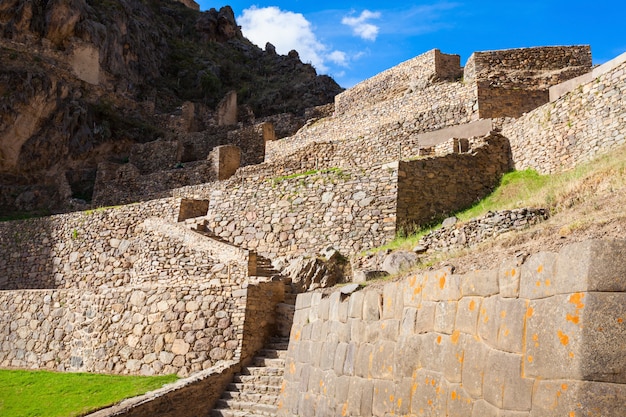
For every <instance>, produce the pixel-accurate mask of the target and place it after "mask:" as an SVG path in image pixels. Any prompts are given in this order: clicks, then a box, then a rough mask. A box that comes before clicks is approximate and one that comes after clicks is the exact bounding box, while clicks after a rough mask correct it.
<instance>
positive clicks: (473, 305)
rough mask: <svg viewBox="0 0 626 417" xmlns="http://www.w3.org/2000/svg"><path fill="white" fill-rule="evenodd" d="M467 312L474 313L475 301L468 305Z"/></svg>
mask: <svg viewBox="0 0 626 417" xmlns="http://www.w3.org/2000/svg"><path fill="white" fill-rule="evenodd" d="M468 308H469V311H474V310H475V309H476V301H474V300H472V301H470V303H469V307H468Z"/></svg>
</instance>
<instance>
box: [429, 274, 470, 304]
mask: <svg viewBox="0 0 626 417" xmlns="http://www.w3.org/2000/svg"><path fill="white" fill-rule="evenodd" d="M422 298H423V299H424V300H428V301H458V300H459V299H460V298H461V276H460V275H454V274H452V269H451V268H449V267H448V268H443V269H440V270H438V271H433V272H429V273H427V274H424V290H423V293H422Z"/></svg>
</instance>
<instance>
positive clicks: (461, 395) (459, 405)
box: [448, 384, 474, 417]
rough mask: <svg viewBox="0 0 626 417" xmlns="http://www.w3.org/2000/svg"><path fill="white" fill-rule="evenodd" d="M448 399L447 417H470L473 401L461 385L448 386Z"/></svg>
mask: <svg viewBox="0 0 626 417" xmlns="http://www.w3.org/2000/svg"><path fill="white" fill-rule="evenodd" d="M449 392H450V398H449V399H448V417H470V416H471V415H472V408H473V407H474V400H473V399H472V397H471V396H470V395H469V394H468V393H467V391H465V389H464V388H463V385H462V384H450V387H449Z"/></svg>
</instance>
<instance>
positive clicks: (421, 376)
mask: <svg viewBox="0 0 626 417" xmlns="http://www.w3.org/2000/svg"><path fill="white" fill-rule="evenodd" d="M416 385H417V386H416V389H415V392H414V394H413V398H412V400H411V413H412V414H415V415H419V416H432V417H436V416H445V415H446V410H447V409H448V398H449V394H448V390H449V387H448V383H447V382H446V380H445V378H444V377H443V376H442V375H441V374H439V373H437V372H432V371H429V370H426V369H420V370H419V371H417V377H416Z"/></svg>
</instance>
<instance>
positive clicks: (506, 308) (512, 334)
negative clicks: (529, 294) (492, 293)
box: [497, 298, 527, 353]
mask: <svg viewBox="0 0 626 417" xmlns="http://www.w3.org/2000/svg"><path fill="white" fill-rule="evenodd" d="M526 303H527V302H526V301H524V300H520V299H517V298H501V299H499V300H498V305H497V314H498V315H499V327H498V343H497V347H498V348H499V349H501V350H504V351H506V352H511V353H522V350H523V341H524V321H525V316H526Z"/></svg>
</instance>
